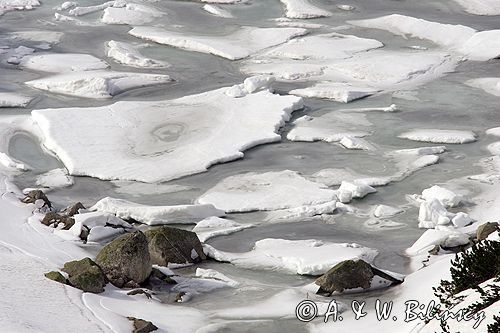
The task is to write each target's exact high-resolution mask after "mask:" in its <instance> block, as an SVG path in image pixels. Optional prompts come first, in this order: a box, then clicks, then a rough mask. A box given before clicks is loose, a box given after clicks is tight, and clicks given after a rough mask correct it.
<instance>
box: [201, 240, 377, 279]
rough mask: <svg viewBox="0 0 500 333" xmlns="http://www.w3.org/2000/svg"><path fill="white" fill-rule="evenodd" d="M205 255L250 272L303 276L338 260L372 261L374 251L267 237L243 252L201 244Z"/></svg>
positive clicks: (336, 244)
mask: <svg viewBox="0 0 500 333" xmlns="http://www.w3.org/2000/svg"><path fill="white" fill-rule="evenodd" d="M204 247H205V251H206V252H207V253H208V256H210V257H211V258H214V259H215V260H218V261H224V262H230V263H232V264H233V265H236V266H241V267H244V268H249V269H267V270H284V271H287V272H290V273H295V274H303V275H321V274H323V273H325V272H326V271H328V270H329V269H330V268H332V267H333V266H335V265H336V264H338V263H339V262H341V261H344V260H350V259H363V260H365V261H367V262H371V261H372V260H373V259H374V258H375V256H376V255H377V251H376V250H373V249H369V248H366V247H363V246H361V245H358V244H355V243H352V244H348V243H330V242H323V241H319V240H314V239H309V240H286V239H274V238H267V239H262V240H259V241H257V242H256V243H255V246H254V248H253V249H252V250H251V251H249V252H244V253H229V252H223V251H219V250H217V249H215V248H213V247H212V246H210V245H204Z"/></svg>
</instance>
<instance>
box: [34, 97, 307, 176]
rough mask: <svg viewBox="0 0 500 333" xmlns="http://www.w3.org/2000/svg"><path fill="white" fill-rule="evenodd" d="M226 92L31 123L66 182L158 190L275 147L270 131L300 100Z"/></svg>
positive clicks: (41, 116)
mask: <svg viewBox="0 0 500 333" xmlns="http://www.w3.org/2000/svg"><path fill="white" fill-rule="evenodd" d="M226 90H227V88H221V89H217V90H214V91H209V92H206V93H202V94H198V95H192V96H186V97H183V98H179V99H174V100H164V101H155V102H118V103H115V104H111V105H108V106H103V107H89V108H66V109H47V110H35V111H33V112H32V117H33V119H34V120H35V122H36V123H37V124H38V126H39V127H40V128H41V130H42V133H43V137H44V145H45V146H46V147H47V148H48V149H50V150H52V151H54V152H55V153H56V154H57V155H58V157H59V158H60V159H61V160H62V162H63V163H64V164H65V166H66V168H67V169H68V171H69V172H70V174H72V175H87V176H92V177H97V178H101V179H122V180H138V181H143V182H159V181H166V180H170V179H174V178H179V177H182V176H186V175H190V174H195V173H200V172H204V171H206V170H207V168H208V167H210V166H211V165H213V164H216V163H221V162H227V161H231V160H234V159H237V158H241V157H243V153H242V151H243V150H246V149H248V148H251V147H253V146H256V145H259V144H263V143H268V142H276V141H280V140H281V136H280V135H279V134H276V132H277V130H278V129H279V128H280V127H281V126H283V124H284V123H285V121H287V120H288V119H289V118H290V115H291V113H292V112H293V111H294V110H296V109H299V108H301V107H302V99H300V98H298V97H294V96H279V95H274V94H272V93H270V92H269V91H265V90H264V91H259V92H256V93H253V94H246V95H245V96H243V97H240V98H232V97H229V96H227V95H226V94H225V92H226ZM256 106H258V107H256ZM137 117H140V118H141V122H139V123H138V122H137V120H136V119H137ZM75 119H78V121H76V122H75ZM68 124H71V126H68ZM124 142H126V143H127V144H124ZM104 160H111V161H112V163H106V164H103V163H102V162H101V161H104ZM165 165H168V168H165V167H164V166H165Z"/></svg>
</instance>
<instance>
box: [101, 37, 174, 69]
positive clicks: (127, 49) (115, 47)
mask: <svg viewBox="0 0 500 333" xmlns="http://www.w3.org/2000/svg"><path fill="white" fill-rule="evenodd" d="M106 46H107V55H108V57H110V58H113V60H115V61H116V62H118V63H120V64H123V65H127V66H132V67H139V68H157V67H167V66H168V64H167V63H165V62H163V61H159V60H154V59H151V58H147V57H145V56H143V55H142V54H141V53H140V52H139V51H138V50H137V47H135V46H134V45H132V44H129V43H124V42H117V41H114V40H111V41H109V42H107V43H106Z"/></svg>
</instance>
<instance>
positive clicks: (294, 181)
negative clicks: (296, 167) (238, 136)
mask: <svg viewBox="0 0 500 333" xmlns="http://www.w3.org/2000/svg"><path fill="white" fill-rule="evenodd" d="M335 197H336V196H335V191H333V190H330V189H328V188H327V187H326V186H324V185H322V184H319V183H314V182H312V181H309V180H307V179H305V178H304V177H302V176H300V175H299V174H298V173H297V172H295V171H290V170H285V171H273V172H265V173H255V172H250V173H246V174H241V175H236V176H231V177H228V178H225V179H224V180H222V181H221V182H220V183H218V184H217V185H215V186H214V187H212V188H211V189H209V190H208V191H207V192H206V193H204V194H203V195H202V196H201V197H199V198H198V199H197V202H198V203H202V204H213V205H214V206H216V207H217V208H220V209H223V210H225V211H226V212H228V213H229V212H248V211H255V210H277V209H287V208H294V207H300V206H305V205H316V204H320V203H324V202H328V201H332V200H333V199H335Z"/></svg>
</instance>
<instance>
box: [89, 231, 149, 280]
mask: <svg viewBox="0 0 500 333" xmlns="http://www.w3.org/2000/svg"><path fill="white" fill-rule="evenodd" d="M96 262H97V264H98V265H99V266H100V267H101V268H102V270H103V272H104V274H106V277H107V278H108V279H109V281H110V282H111V283H112V284H114V285H115V286H117V287H118V288H122V287H137V286H138V285H139V284H140V283H142V282H144V281H145V280H146V279H147V278H148V277H149V275H150V274H151V258H150V256H149V251H148V241H147V239H146V236H145V235H144V234H143V233H142V232H141V231H135V232H133V233H127V234H125V235H122V236H120V237H118V238H116V239H115V240H113V241H112V242H111V243H109V244H108V245H106V246H105V247H103V248H102V250H101V251H100V252H99V254H98V255H97V257H96Z"/></svg>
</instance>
